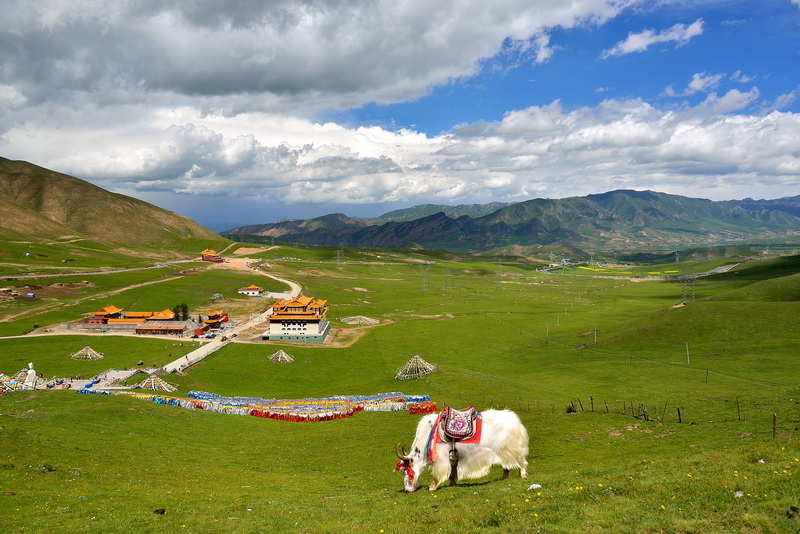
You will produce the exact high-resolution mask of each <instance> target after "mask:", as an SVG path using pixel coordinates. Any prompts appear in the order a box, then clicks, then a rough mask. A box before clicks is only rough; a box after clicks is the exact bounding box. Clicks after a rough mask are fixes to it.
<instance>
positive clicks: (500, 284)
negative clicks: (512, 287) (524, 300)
mask: <svg viewBox="0 0 800 534" xmlns="http://www.w3.org/2000/svg"><path fill="white" fill-rule="evenodd" d="M502 277H503V260H497V289H501V288H502V287H503V278H502Z"/></svg>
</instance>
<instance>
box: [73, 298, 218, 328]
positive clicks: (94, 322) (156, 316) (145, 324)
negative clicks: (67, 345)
mask: <svg viewBox="0 0 800 534" xmlns="http://www.w3.org/2000/svg"><path fill="white" fill-rule="evenodd" d="M211 313H212V314H211V315H209V318H210V319H212V320H211V321H208V320H204V321H203V322H204V323H206V325H207V326H205V329H206V330H208V328H209V326H210V327H211V328H219V327H220V325H221V323H223V322H225V321H227V320H228V314H227V313H225V312H223V311H221V310H215V311H213V312H211ZM65 324H70V325H74V327H76V328H91V329H94V330H98V329H99V330H101V331H104V332H105V331H109V330H111V331H134V332H136V333H137V334H162V335H163V334H173V335H175V334H176V335H183V334H186V333H187V332H191V331H193V330H195V328H196V326H199V325H198V323H196V322H195V321H194V320H191V319H190V320H187V321H176V320H175V312H174V311H172V310H170V309H165V310H161V311H155V312H153V311H125V310H124V309H122V308H118V307H117V306H114V305H108V306H105V307H103V308H101V309H99V310H98V311H96V312H94V313H92V314H90V315H89V317H84V318H82V319H80V320H78V321H72V322H70V323H65Z"/></svg>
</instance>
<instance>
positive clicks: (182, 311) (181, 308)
mask: <svg viewBox="0 0 800 534" xmlns="http://www.w3.org/2000/svg"><path fill="white" fill-rule="evenodd" d="M172 313H174V314H175V319H176V320H177V321H185V320H187V319H188V318H189V306H188V305H187V304H186V303H185V302H181V303H180V304H176V305H175V306H174V307H173V308H172Z"/></svg>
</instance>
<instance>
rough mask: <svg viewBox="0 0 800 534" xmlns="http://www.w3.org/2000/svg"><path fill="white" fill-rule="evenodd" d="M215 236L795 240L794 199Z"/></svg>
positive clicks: (603, 199)
mask: <svg viewBox="0 0 800 534" xmlns="http://www.w3.org/2000/svg"><path fill="white" fill-rule="evenodd" d="M222 234H223V235H225V236H228V235H229V236H231V237H232V238H235V237H236V236H242V235H257V236H266V237H274V238H279V239H280V241H281V242H297V243H305V244H315V245H333V246H344V247H374V248H403V247H409V246H416V247H423V248H431V249H439V250H449V251H453V252H483V251H490V250H497V249H505V248H508V247H531V246H541V245H548V246H554V245H557V246H567V247H576V248H579V249H589V250H600V249H602V250H631V249H639V248H663V247H682V246H689V245H710V244H720V243H732V242H742V241H748V240H755V239H767V238H775V237H781V236H800V196H796V197H789V198H783V199H778V200H752V199H745V200H737V201H722V202H719V201H711V200H705V199H697V198H689V197H683V196H678V195H669V194H666V193H658V192H653V191H632V190H618V191H611V192H608V193H603V194H598V195H588V196H585V197H570V198H564V199H555V200H554V199H533V200H528V201H525V202H518V203H513V204H500V203H495V204H473V205H466V206H454V207H449V206H440V205H430V204H426V205H422V206H416V207H413V208H409V209H406V210H398V211H394V212H390V213H387V214H385V215H383V216H381V217H378V218H376V219H360V218H354V217H348V216H346V215H343V214H340V213H339V214H332V215H325V216H322V217H316V218H313V219H304V220H289V221H281V222H276V223H268V224H257V225H249V226H242V227H238V228H233V229H231V230H229V231H227V232H222Z"/></svg>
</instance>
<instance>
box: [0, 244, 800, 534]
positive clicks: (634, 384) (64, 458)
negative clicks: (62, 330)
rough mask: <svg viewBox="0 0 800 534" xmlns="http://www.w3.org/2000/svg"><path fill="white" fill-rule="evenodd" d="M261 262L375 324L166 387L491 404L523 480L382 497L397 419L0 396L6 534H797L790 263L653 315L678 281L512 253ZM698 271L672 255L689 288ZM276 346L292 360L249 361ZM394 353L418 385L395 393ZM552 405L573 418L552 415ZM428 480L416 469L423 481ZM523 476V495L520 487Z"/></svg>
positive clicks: (63, 347) (318, 252)
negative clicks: (525, 442)
mask: <svg viewBox="0 0 800 534" xmlns="http://www.w3.org/2000/svg"><path fill="white" fill-rule="evenodd" d="M259 257H261V258H262V259H263V260H264V261H267V262H268V263H269V264H270V266H271V272H273V273H275V274H278V275H279V276H284V277H287V278H290V279H293V280H297V281H298V282H300V283H301V284H302V285H303V287H304V291H305V292H306V294H308V295H313V296H316V297H318V298H324V299H327V300H328V301H329V305H330V306H331V311H330V315H331V317H330V318H331V320H332V322H333V324H334V326H335V327H336V328H341V329H342V330H341V331H340V332H339V336H340V338H342V339H346V338H348V336H353V335H355V332H356V331H357V329H356V328H354V327H348V326H345V325H344V324H343V323H341V322H340V321H339V319H341V318H342V317H345V316H349V315H356V314H361V315H367V316H370V317H375V318H378V319H381V321H382V322H383V324H382V325H381V326H377V327H372V328H369V329H367V330H366V331H365V333H364V334H363V336H362V337H361V338H360V339H359V340H358V341H357V342H356V343H354V344H352V345H350V346H348V347H346V348H334V347H331V346H300V345H293V344H282V345H281V344H274V343H269V344H253V343H235V344H232V345H229V346H227V347H226V348H225V349H223V350H221V351H219V352H217V353H215V354H214V355H212V356H211V357H209V358H207V359H206V360H204V361H203V362H201V363H200V364H198V365H197V366H195V367H192V368H191V369H190V370H189V372H188V373H186V374H185V375H171V376H170V377H169V380H170V381H171V382H174V383H176V384H178V385H179V386H180V394H185V393H186V392H187V391H188V390H189V389H200V390H204V391H210V392H215V393H220V394H228V395H257V396H261V397H266V398H272V397H275V398H305V397H320V396H328V395H336V394H374V393H379V392H390V391H402V392H404V393H408V394H411V393H416V394H430V395H431V397H432V399H433V400H434V401H436V402H437V403H438V404H439V405H440V406H441V405H443V404H447V405H452V406H457V407H466V406H468V405H475V406H477V407H478V408H481V409H484V408H488V407H490V406H495V407H503V406H507V407H509V408H511V409H513V410H515V411H517V413H518V414H519V415H520V417H521V418H522V420H523V422H524V424H525V425H526V427H527V428H528V431H529V433H530V436H531V451H530V456H529V458H528V460H529V463H530V467H529V472H530V475H529V478H528V480H519V479H518V478H514V476H515V474H512V478H510V479H508V480H501V479H500V475H501V471H500V469H499V468H497V467H495V468H494V469H493V470H492V472H491V473H490V474H489V475H488V476H487V477H486V478H484V479H481V480H477V481H467V482H465V483H463V484H462V485H460V486H459V487H457V488H443V489H441V490H440V491H438V492H436V493H434V494H429V493H428V492H427V491H426V490H424V489H423V490H420V491H418V492H417V493H414V494H404V493H402V492H401V491H400V489H401V481H400V475H399V474H398V473H393V472H392V468H393V467H394V463H395V462H396V458H395V457H394V452H393V450H394V445H395V444H396V443H398V442H400V441H408V440H410V439H411V438H412V436H413V433H414V428H415V425H416V422H417V420H418V418H417V417H411V416H409V415H408V414H407V413H369V412H368V413H361V414H358V415H356V416H354V417H352V418H349V419H344V420H339V421H330V422H327V423H309V424H299V423H286V422H278V421H271V420H262V419H257V418H253V417H246V416H233V415H221V414H216V413H207V412H203V411H190V410H183V409H179V408H176V407H171V406H163V405H157V404H155V403H150V402H144V401H138V400H135V399H129V398H119V397H101V396H89V395H86V396H83V395H77V394H75V393H71V392H35V393H14V394H6V395H3V396H0V414H2V415H0V427H2V428H0V436H2V438H1V439H2V440H3V447H2V448H1V449H0V485H2V487H3V488H4V491H5V492H10V493H11V494H9V493H5V495H0V503H2V509H3V511H4V513H3V514H2V515H0V528H2V529H3V531H8V532H27V531H31V530H33V531H44V530H48V529H54V528H59V526H60V525H63V524H70V525H76V528H79V529H81V530H83V531H86V532H127V531H138V532H164V531H186V532H257V531H270V532H341V531H348V532H380V531H381V530H383V531H384V532H386V533H389V532H420V531H426V532H428V531H430V532H437V531H439V530H440V529H441V531H443V532H465V531H476V530H482V531H490V532H523V531H532V532H563V533H571V532H577V531H595V532H614V533H616V532H629V533H641V532H650V533H657V532H737V533H753V532H793V531H795V530H796V529H797V528H800V520H798V519H797V516H796V514H795V512H793V509H792V507H793V506H798V505H800V502H798V495H797V491H796V489H797V476H799V475H798V471H800V459H799V458H798V455H797V450H798V447H799V446H800V440H798V436H797V427H798V426H800V404H799V403H798V400H797V399H798V398H800V379H799V378H798V377H797V374H796V373H793V372H792V371H791V369H793V367H794V364H795V360H796V355H797V353H798V350H800V338H798V336H797V334H796V332H797V319H796V318H797V317H798V316H800V314H799V313H798V312H800V299H798V298H797V294H796V291H795V290H794V288H795V287H796V286H797V284H796V281H797V276H798V275H800V263H798V260H797V258H794V257H790V258H779V259H775V260H768V261H757V262H749V263H746V264H742V265H740V266H739V267H738V268H737V269H736V270H735V271H731V272H729V273H726V274H723V275H717V276H714V277H708V278H703V279H701V280H699V281H698V282H697V285H696V299H695V301H694V302H689V303H688V305H687V306H685V307H681V308H674V307H673V306H674V305H675V304H678V303H679V302H680V300H681V291H682V286H681V284H678V283H674V282H665V281H649V282H633V281H630V280H626V279H620V278H594V277H581V276H564V275H555V274H552V275H550V274H543V273H539V272H535V271H531V270H528V269H524V268H520V267H516V266H514V264H511V263H509V264H505V263H504V264H503V265H502V270H499V269H498V265H497V262H496V261H494V260H488V261H487V260H481V259H477V258H467V257H458V256H455V255H452V254H445V253H437V254H435V255H431V256H428V255H426V254H425V253H422V252H415V253H402V252H396V251H370V250H345V251H344V253H343V254H341V253H340V249H339V248H338V247H333V248H324V247H315V248H307V249H287V248H285V247H278V248H275V249H271V250H268V251H264V252H262V253H260V254H259ZM428 261H435V263H433V264H429V263H427V262H428ZM720 263H722V261H719V260H718V263H717V264H720ZM709 264H710V265H713V262H709ZM675 265H676V264H669V266H667V265H664V266H649V267H648V268H651V269H656V270H666V269H668V268H669V269H671V270H672V269H674V268H675ZM695 267H696V266H694V265H693V264H691V263H685V264H677V269H679V270H681V271H683V272H684V273H686V274H688V273H689V272H696V271H694V270H693V269H695ZM702 267H703V268H704V269H705V268H707V267H708V265H703V266H702ZM218 274H219V275H220V277H219V278H217V275H218ZM225 276H233V275H221V273H220V271H219V270H205V271H202V272H198V273H197V275H196V276H193V277H189V278H184V279H183V280H182V281H180V280H178V281H166V280H165V281H163V282H160V283H159V284H157V285H151V286H146V290H145V288H142V289H130V290H128V291H125V292H123V293H121V294H120V298H121V300H120V301H119V302H123V300H124V303H122V304H118V305H120V306H122V305H123V304H124V305H125V306H128V305H134V304H135V303H142V304H143V305H144V304H147V305H153V304H154V303H155V302H157V299H158V298H159V296H161V298H165V299H168V300H169V301H170V302H172V301H174V300H175V299H176V298H178V297H179V298H180V299H182V300H185V301H187V302H190V303H191V306H192V307H194V306H203V305H204V303H205V302H206V301H207V299H208V294H209V290H211V289H212V288H213V287H228V286H232V287H235V286H236V283H237V282H239V280H238V279H236V278H235V277H234V278H232V279H227V278H225ZM99 278H100V277H90V281H92V282H96V281H97V280H98V279H99ZM107 283H109V284H110V283H111V282H107ZM114 283H115V284H121V285H122V284H125V283H126V281H125V280H117V281H116V282H114ZM156 287H160V288H162V289H161V290H160V291H154V288H156ZM87 296H88V295H87ZM65 302H66V301H65ZM95 304H96V302H94V301H91V300H88V301H86V304H85V306H84V305H83V304H80V305H78V306H77V307H80V308H81V309H82V308H83V307H85V308H87V309H90V310H91V309H93V308H91V306H94V305H95ZM52 313H57V312H55V311H54V312H52ZM28 320H30V319H28ZM101 340H102V341H101ZM85 343H88V341H87V340H85V339H84V338H74V337H68V336H59V337H56V338H46V339H42V340H37V341H33V340H31V339H13V340H12V339H0V370H2V371H4V372H14V371H16V370H17V368H18V367H20V366H21V365H24V364H25V363H27V362H28V361H34V362H38V363H37V370H41V371H42V372H43V373H44V374H45V375H46V376H52V375H58V374H63V373H73V372H75V366H76V365H77V364H78V363H81V362H74V361H72V360H69V358H68V354H69V353H71V352H74V350H77V349H78V348H80V347H81V346H83V344H85ZM92 343H93V344H94V342H92ZM97 343H98V345H99V348H98V350H102V349H105V351H106V352H107V353H109V354H111V355H112V356H111V357H112V358H113V360H110V361H109V364H113V365H114V366H121V367H125V366H131V365H134V364H135V359H137V358H145V357H144V356H143V355H144V354H146V353H148V352H150V353H152V354H154V355H156V354H157V355H158V357H159V358H161V357H162V355H163V352H164V351H165V350H167V351H169V350H172V351H176V352H175V354H178V352H177V351H179V350H183V348H182V347H172V346H169V345H168V344H164V345H163V346H162V345H161V344H157V343H152V342H150V341H149V340H143V339H126V340H124V341H112V340H111V339H106V338H101V339H98V341H97ZM101 343H102V345H100V344H101ZM687 343H688V350H689V355H688V357H687ZM96 348H97V347H96ZM278 348H283V349H285V350H286V351H287V352H289V353H291V354H292V355H293V356H294V357H295V362H294V363H293V364H275V363H272V362H268V361H267V356H268V355H269V354H271V353H272V352H274V351H275V350H277V349H278ZM414 354H419V355H421V356H422V357H423V358H425V359H426V360H428V361H430V362H433V363H436V364H438V366H439V371H438V372H437V373H434V374H431V375H428V377H426V379H424V380H419V381H408V382H399V381H397V380H395V379H394V378H393V376H394V372H395V371H396V369H397V368H398V367H400V366H401V365H402V364H403V363H404V362H405V361H406V360H408V358H410V357H411V356H413V355H414ZM148 357H149V356H148ZM145 359H146V358H145ZM85 363H88V362H85ZM572 405H574V406H575V409H576V410H577V411H576V413H567V407H568V406H570V407H571V406H572ZM679 410H680V412H679ZM679 417H680V419H679ZM773 423H774V427H773ZM773 432H774V434H773ZM429 480H430V474H429V473H426V474H424V475H423V482H422V483H423V485H426V484H427V483H428V481H429ZM533 483H536V484H540V485H541V486H542V487H541V488H538V489H532V490H530V489H529V486H530V485H531V484H533ZM161 508H163V509H165V511H166V513H165V514H163V515H160V514H154V513H153V511H154V510H156V509H161ZM22 527H25V528H24V529H23V528H22Z"/></svg>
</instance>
